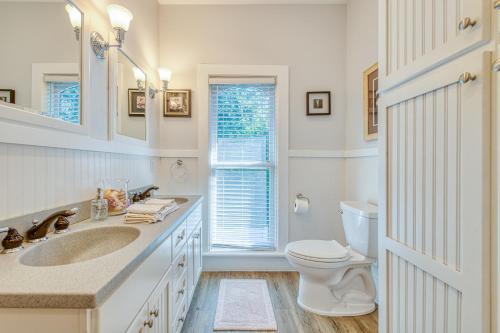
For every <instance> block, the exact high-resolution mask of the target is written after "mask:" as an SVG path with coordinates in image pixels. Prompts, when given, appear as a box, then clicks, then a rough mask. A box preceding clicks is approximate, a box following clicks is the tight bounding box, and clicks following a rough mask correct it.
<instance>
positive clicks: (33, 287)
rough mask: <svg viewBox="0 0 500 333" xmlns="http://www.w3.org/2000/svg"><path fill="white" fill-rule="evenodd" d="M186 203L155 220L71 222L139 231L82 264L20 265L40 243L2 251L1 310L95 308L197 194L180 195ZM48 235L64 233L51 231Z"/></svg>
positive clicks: (77, 227)
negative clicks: (112, 249)
mask: <svg viewBox="0 0 500 333" xmlns="http://www.w3.org/2000/svg"><path fill="white" fill-rule="evenodd" d="M182 197H185V198H187V199H189V200H188V202H186V203H184V204H181V205H179V209H178V210H177V211H175V212H173V213H171V214H170V215H168V216H167V217H166V218H165V219H164V220H163V221H162V222H158V223H155V224H124V223H123V216H114V217H110V218H108V219H107V220H105V221H102V222H93V221H90V220H86V221H82V222H80V223H77V224H74V225H72V226H71V227H70V228H71V231H70V232H72V231H73V232H74V231H79V230H85V229H91V228H102V227H109V226H124V225H126V226H129V227H134V228H137V229H139V230H140V232H141V233H140V235H139V237H138V238H137V239H135V240H134V241H133V242H132V243H130V244H128V245H127V246H125V247H123V248H121V249H119V250H117V251H116V252H112V253H109V254H107V255H104V256H102V257H98V258H95V259H91V260H88V261H84V262H79V263H74V264H69V265H62V266H51V267H34V266H26V265H23V264H21V263H20V261H19V259H20V257H21V256H22V255H23V254H24V253H26V252H27V251H36V250H37V249H36V246H37V245H38V244H28V243H25V244H24V247H25V249H24V250H23V251H21V252H19V253H14V254H8V255H0V307H2V308H97V307H99V306H100V305H101V304H102V303H103V302H104V301H105V300H106V299H107V298H108V297H109V296H110V295H111V294H112V293H113V291H114V290H115V289H116V288H117V287H118V286H120V284H121V283H123V282H124V281H125V280H126V279H127V277H128V276H129V275H130V274H131V273H132V272H133V271H134V270H135V269H136V268H137V267H138V266H139V265H140V264H141V263H142V262H143V261H144V260H145V259H146V258H147V257H148V256H149V255H150V254H151V253H152V252H153V251H154V250H155V249H156V248H157V247H158V246H159V245H160V244H161V243H162V242H163V241H164V240H165V239H166V238H167V237H168V236H169V235H170V234H171V233H172V231H173V230H174V229H175V228H176V227H177V226H178V225H179V224H180V223H182V221H184V219H185V217H186V216H187V215H188V214H189V213H190V212H191V211H192V209H193V208H194V206H195V205H196V204H198V203H199V202H201V200H202V197H201V196H182ZM48 237H49V241H50V239H51V238H55V237H64V234H63V235H55V234H49V235H48Z"/></svg>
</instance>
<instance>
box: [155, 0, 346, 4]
mask: <svg viewBox="0 0 500 333" xmlns="http://www.w3.org/2000/svg"><path fill="white" fill-rule="evenodd" d="M158 2H159V3H160V4H162V5H290V4H295V5H318V4H322V5H324V4H328V5H330V4H334V5H338V4H345V3H346V2H347V0H158Z"/></svg>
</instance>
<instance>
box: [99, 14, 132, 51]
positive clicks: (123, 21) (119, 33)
mask: <svg viewBox="0 0 500 333" xmlns="http://www.w3.org/2000/svg"><path fill="white" fill-rule="evenodd" d="M107 10H108V15H109V20H110V21H111V26H112V27H113V29H114V30H115V40H116V42H117V43H118V44H114V45H110V44H109V43H108V42H106V41H105V40H104V38H103V37H102V36H101V34H100V33H98V32H97V31H94V32H93V33H92V34H91V35H90V44H91V46H92V50H93V51H94V53H95V55H96V56H97V58H99V59H104V57H105V56H104V53H105V52H106V51H107V50H109V48H110V47H118V48H121V47H122V45H123V42H124V41H125V32H126V31H128V28H129V27H130V21H132V19H133V18H134V16H133V15H132V12H131V11H130V10H128V9H127V8H125V7H123V6H120V5H109V6H108V7H107Z"/></svg>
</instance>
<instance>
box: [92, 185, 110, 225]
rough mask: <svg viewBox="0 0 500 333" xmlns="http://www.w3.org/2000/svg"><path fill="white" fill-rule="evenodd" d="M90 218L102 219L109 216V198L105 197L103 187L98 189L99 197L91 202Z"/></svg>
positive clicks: (94, 219)
mask: <svg viewBox="0 0 500 333" xmlns="http://www.w3.org/2000/svg"><path fill="white" fill-rule="evenodd" d="M90 218H91V219H92V220H93V221H102V220H105V219H107V218H108V200H106V199H104V192H103V190H102V188H98V189H97V198H95V199H94V200H92V201H91V202H90Z"/></svg>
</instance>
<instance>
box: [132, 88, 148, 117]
mask: <svg viewBox="0 0 500 333" xmlns="http://www.w3.org/2000/svg"><path fill="white" fill-rule="evenodd" d="M128 115H129V117H145V116H146V93H145V91H144V89H141V90H139V89H132V88H130V89H129V90H128Z"/></svg>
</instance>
